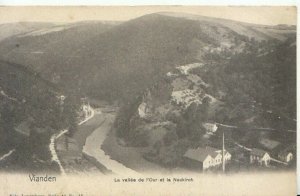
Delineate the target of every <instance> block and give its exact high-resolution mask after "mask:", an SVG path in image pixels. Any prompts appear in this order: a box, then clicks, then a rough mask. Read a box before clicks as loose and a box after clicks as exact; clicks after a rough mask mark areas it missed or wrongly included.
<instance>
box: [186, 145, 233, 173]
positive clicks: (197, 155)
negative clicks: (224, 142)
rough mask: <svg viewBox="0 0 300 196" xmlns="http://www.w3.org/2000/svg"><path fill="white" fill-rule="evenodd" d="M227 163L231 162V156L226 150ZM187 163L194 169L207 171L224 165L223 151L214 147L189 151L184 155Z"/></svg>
mask: <svg viewBox="0 0 300 196" xmlns="http://www.w3.org/2000/svg"><path fill="white" fill-rule="evenodd" d="M224 157H225V162H228V161H230V160H231V154H230V153H229V152H228V151H226V150H225V153H224ZM184 159H185V163H186V165H187V166H190V167H192V168H200V169H202V170H207V169H209V168H211V167H216V166H220V165H222V150H219V149H216V148H213V147H209V146H207V147H204V148H197V149H189V150H188V151H186V153H185V154H184Z"/></svg>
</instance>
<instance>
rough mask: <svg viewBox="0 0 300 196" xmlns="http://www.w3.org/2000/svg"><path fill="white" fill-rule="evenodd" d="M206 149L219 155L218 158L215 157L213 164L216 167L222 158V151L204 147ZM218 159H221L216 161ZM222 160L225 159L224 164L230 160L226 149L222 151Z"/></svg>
mask: <svg viewBox="0 0 300 196" xmlns="http://www.w3.org/2000/svg"><path fill="white" fill-rule="evenodd" d="M206 149H207V150H208V151H209V152H211V153H217V155H219V156H215V161H216V163H215V164H216V165H218V164H221V163H222V156H223V153H222V150H220V149H216V148H213V147H210V146H206ZM219 158H220V159H221V160H220V161H219V160H218V159H219ZM224 159H225V162H228V161H230V160H231V154H230V153H229V152H228V151H227V150H226V149H225V150H224Z"/></svg>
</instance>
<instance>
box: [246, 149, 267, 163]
mask: <svg viewBox="0 0 300 196" xmlns="http://www.w3.org/2000/svg"><path fill="white" fill-rule="evenodd" d="M270 160H271V157H270V155H269V153H267V152H266V151H264V150H261V149H257V148H253V149H252V151H251V152H250V163H252V164H254V163H256V164H259V165H264V166H268V165H269V163H270Z"/></svg>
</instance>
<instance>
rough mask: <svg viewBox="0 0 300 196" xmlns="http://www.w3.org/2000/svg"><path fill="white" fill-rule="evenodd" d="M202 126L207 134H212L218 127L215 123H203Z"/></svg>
mask: <svg viewBox="0 0 300 196" xmlns="http://www.w3.org/2000/svg"><path fill="white" fill-rule="evenodd" d="M202 125H203V127H204V128H205V129H206V132H207V133H208V134H213V133H215V132H216V131H217V129H218V126H217V125H216V123H203V124H202Z"/></svg>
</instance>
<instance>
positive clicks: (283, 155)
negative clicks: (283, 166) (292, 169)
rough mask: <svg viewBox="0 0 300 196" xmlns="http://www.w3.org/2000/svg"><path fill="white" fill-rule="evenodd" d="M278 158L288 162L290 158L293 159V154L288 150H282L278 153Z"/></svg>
mask: <svg viewBox="0 0 300 196" xmlns="http://www.w3.org/2000/svg"><path fill="white" fill-rule="evenodd" d="M278 158H279V160H281V161H284V162H287V163H289V162H290V161H291V160H293V158H294V157H293V154H292V153H291V152H289V151H282V152H280V153H279V154H278Z"/></svg>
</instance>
